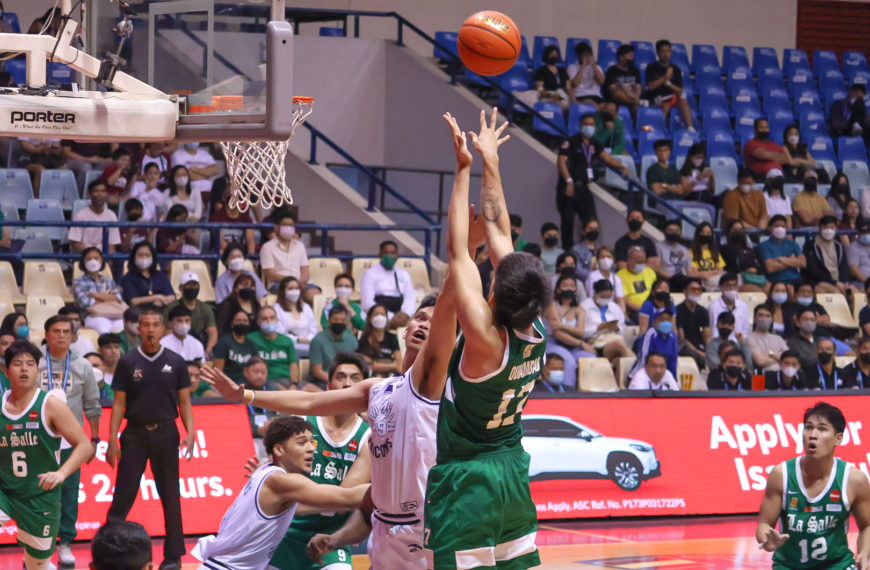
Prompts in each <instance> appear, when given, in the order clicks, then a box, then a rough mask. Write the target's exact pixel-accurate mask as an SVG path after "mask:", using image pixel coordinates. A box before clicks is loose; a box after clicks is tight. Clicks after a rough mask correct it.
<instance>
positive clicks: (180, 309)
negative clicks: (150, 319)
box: [169, 303, 193, 321]
mask: <svg viewBox="0 0 870 570" xmlns="http://www.w3.org/2000/svg"><path fill="white" fill-rule="evenodd" d="M190 316H193V313H192V312H191V310H190V309H188V308H187V307H185V306H184V304H182V303H179V304H177V305H175V306H174V307H172V309H171V310H170V311H169V320H170V321H171V320H173V319H177V318H178V317H190Z"/></svg>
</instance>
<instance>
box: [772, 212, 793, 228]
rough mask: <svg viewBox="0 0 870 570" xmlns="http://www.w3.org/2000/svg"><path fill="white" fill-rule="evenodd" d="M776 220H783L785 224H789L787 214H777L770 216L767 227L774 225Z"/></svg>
mask: <svg viewBox="0 0 870 570" xmlns="http://www.w3.org/2000/svg"><path fill="white" fill-rule="evenodd" d="M776 222H782V223H784V224H787V223H788V220H786V218H785V216H783V215H782V214H776V215H775V216H773V217H772V218H770V223H768V224H767V227H770V226H772V225H773V224H775V223H776Z"/></svg>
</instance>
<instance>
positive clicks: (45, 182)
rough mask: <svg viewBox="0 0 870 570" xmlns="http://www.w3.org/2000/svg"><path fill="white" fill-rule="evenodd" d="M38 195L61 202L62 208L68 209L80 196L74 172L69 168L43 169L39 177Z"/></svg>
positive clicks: (41, 197) (44, 198) (43, 198)
mask: <svg viewBox="0 0 870 570" xmlns="http://www.w3.org/2000/svg"><path fill="white" fill-rule="evenodd" d="M39 197H40V199H42V200H57V201H58V202H60V203H61V204H63V208H64V210H69V209H70V208H72V204H73V202H75V201H76V200H77V199H78V198H81V196H79V189H78V186H77V185H76V177H75V174H73V172H72V171H71V170H52V169H46V170H43V171H42V176H40V178H39Z"/></svg>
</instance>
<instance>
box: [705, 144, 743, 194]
mask: <svg viewBox="0 0 870 570" xmlns="http://www.w3.org/2000/svg"><path fill="white" fill-rule="evenodd" d="M707 156H709V157H713V156H716V157H720V156H726V157H729V158H734V159H736V158H737V153H736V152H735V151H734V138H733V137H732V136H731V133H730V132H728V131H711V132H708V133H707ZM716 186H719V184H718V179H717V184H716Z"/></svg>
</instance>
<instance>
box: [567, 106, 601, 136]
mask: <svg viewBox="0 0 870 570" xmlns="http://www.w3.org/2000/svg"><path fill="white" fill-rule="evenodd" d="M597 111H598V108H597V107H596V106H595V105H588V104H586V103H572V104H571V106H570V107H569V108H568V134H569V135H572V136H573V135H576V134H577V133H579V132H580V118H581V117H582V116H583V115H585V114H587V113H590V114H593V115H594V114H595V113H596V112H597Z"/></svg>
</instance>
